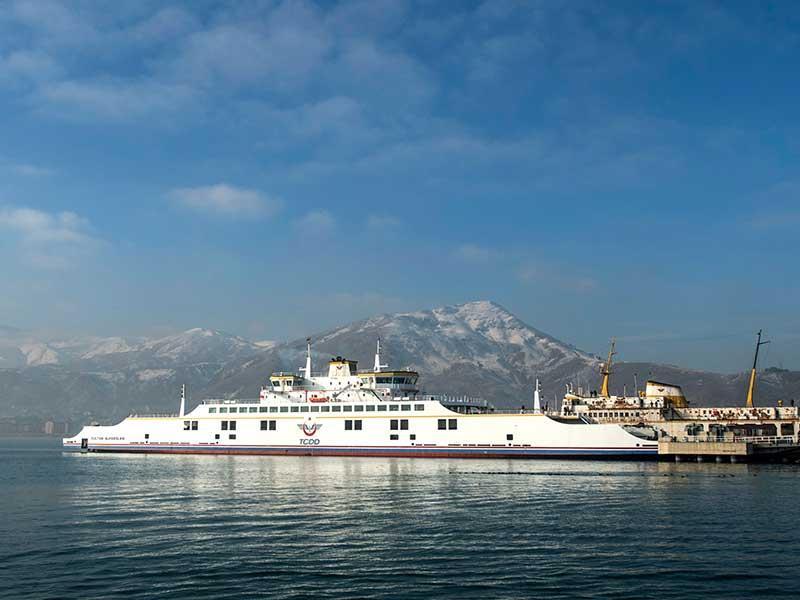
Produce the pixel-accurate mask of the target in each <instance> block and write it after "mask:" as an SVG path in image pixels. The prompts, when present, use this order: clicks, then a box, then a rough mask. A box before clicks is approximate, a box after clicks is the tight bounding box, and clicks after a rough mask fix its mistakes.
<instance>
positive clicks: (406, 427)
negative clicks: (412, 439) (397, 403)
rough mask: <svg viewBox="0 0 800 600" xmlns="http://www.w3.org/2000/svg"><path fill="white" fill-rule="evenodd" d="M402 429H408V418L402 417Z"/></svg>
mask: <svg viewBox="0 0 800 600" xmlns="http://www.w3.org/2000/svg"><path fill="white" fill-rule="evenodd" d="M400 429H402V430H403V431H408V419H400Z"/></svg>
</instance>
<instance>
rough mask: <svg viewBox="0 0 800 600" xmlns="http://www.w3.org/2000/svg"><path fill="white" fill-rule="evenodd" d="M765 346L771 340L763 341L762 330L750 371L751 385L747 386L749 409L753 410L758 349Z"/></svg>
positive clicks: (759, 332)
mask: <svg viewBox="0 0 800 600" xmlns="http://www.w3.org/2000/svg"><path fill="white" fill-rule="evenodd" d="M764 344H769V340H767V341H764V342H762V341H761V329H759V330H758V340H757V341H756V356H755V358H753V370H752V371H750V385H749V386H747V404H745V406H747V408H753V395H754V394H755V391H756V367H757V366H758V349H759V348H761V346H763V345H764Z"/></svg>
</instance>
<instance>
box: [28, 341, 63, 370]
mask: <svg viewBox="0 0 800 600" xmlns="http://www.w3.org/2000/svg"><path fill="white" fill-rule="evenodd" d="M19 351H20V352H21V353H22V354H23V355H24V356H25V364H26V365H28V366H40V365H57V364H58V363H59V362H60V360H61V359H60V356H59V354H58V352H57V351H56V350H54V349H53V348H51V347H50V346H48V345H47V344H41V343H25V344H21V345H20V346H19Z"/></svg>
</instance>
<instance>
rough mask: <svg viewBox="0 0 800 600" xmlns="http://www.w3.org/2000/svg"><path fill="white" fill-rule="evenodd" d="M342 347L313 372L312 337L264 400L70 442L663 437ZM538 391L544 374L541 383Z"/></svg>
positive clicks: (609, 441)
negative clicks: (503, 399) (435, 377)
mask: <svg viewBox="0 0 800 600" xmlns="http://www.w3.org/2000/svg"><path fill="white" fill-rule="evenodd" d="M357 367H358V365H357V363H356V362H355V361H353V360H348V359H346V358H343V357H340V356H337V357H335V358H333V359H331V360H330V361H329V362H328V368H327V372H326V373H324V374H319V375H314V374H313V372H312V354H311V344H310V341H309V342H308V346H307V355H306V364H305V366H304V367H303V368H301V369H299V371H298V373H274V374H273V375H272V376H271V377H270V378H269V385H266V386H264V387H263V388H262V390H261V393H260V395H259V398H258V399H253V400H240V399H236V400H234V399H211V400H205V401H202V402H201V403H200V404H199V405H197V406H196V407H195V408H194V409H193V410H191V411H190V412H188V413H185V411H184V406H185V400H184V399H182V401H181V409H180V411H179V413H178V414H175V415H168V416H163V415H161V416H159V415H131V416H129V417H127V418H126V419H124V420H123V421H121V422H120V423H118V424H116V425H88V426H85V427H84V428H83V429H82V430H81V431H80V432H79V433H78V434H77V435H76V436H74V437H71V438H66V439H65V440H64V448H66V449H69V450H84V451H91V452H104V451H105V452H162V453H215V454H234V453H242V454H272V455H286V454H289V455H292V454H295V455H350V456H405V457H459V458H461V457H465V458H493V457H501V458H541V457H585V458H630V457H645V458H647V457H651V458H655V456H656V455H657V450H658V446H657V443H654V442H653V441H652V440H647V439H644V438H643V437H641V436H638V435H635V434H634V433H631V432H629V431H626V430H625V429H624V428H623V427H620V426H619V425H615V424H600V423H590V422H584V421H581V420H576V419H563V418H561V417H559V416H558V415H547V414H544V413H542V411H541V410H540V409H539V407H538V406H537V407H536V409H535V410H530V411H501V410H496V409H494V408H493V407H492V406H491V405H490V404H489V403H488V402H485V401H482V400H478V399H470V398H466V397H448V396H437V395H431V394H426V393H423V392H422V391H421V390H420V389H419V388H418V380H419V374H418V373H417V372H416V371H413V370H408V369H390V368H389V367H388V366H387V365H384V364H382V362H381V353H380V342H378V347H377V351H376V355H375V362H374V365H373V368H372V369H370V370H367V371H359V370H358V368H357ZM536 393H537V394H538V382H537V392H536Z"/></svg>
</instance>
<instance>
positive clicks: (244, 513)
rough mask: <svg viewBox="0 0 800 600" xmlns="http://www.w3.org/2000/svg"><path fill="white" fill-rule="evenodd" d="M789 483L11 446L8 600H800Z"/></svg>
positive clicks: (578, 468) (734, 471)
mask: <svg viewBox="0 0 800 600" xmlns="http://www.w3.org/2000/svg"><path fill="white" fill-rule="evenodd" d="M799 482H800V470H798V468H797V467H791V466H746V465H730V464H728V465H716V464H702V465H698V464H680V465H674V464H655V463H635V462H629V463H619V462H612V463H603V462H566V461H563V462H562V461H505V460H424V459H378V458H311V457H309V458H306V457H285V458H284V457H247V456H161V455H152V456H136V455H112V454H107V455H98V454H87V455H82V454H62V453H61V452H60V450H59V448H58V446H57V445H56V444H54V442H53V441H40V440H0V507H2V517H1V518H0V538H1V539H2V544H0V595H2V597H6V598H132V597H140V598H142V597H146V598H251V597H252V598H255V597H279V598H309V597H315V596H316V597H320V598H432V597H436V598H454V599H456V598H457V599H461V598H481V599H485V598H637V599H638V598H660V599H663V598H688V597H700V596H705V597H708V596H710V595H712V594H713V595H714V597H719V598H749V597H754V596H760V597H785V598H797V597H800V584H798V582H797V576H798V574H797V567H798V566H799V565H800V559H799V558H798V553H799V552H800V542H799V541H798V524H800V520H799V519H798V518H799V517H800V508H798V502H797V496H798V492H800V486H799V485H798V483H799Z"/></svg>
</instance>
